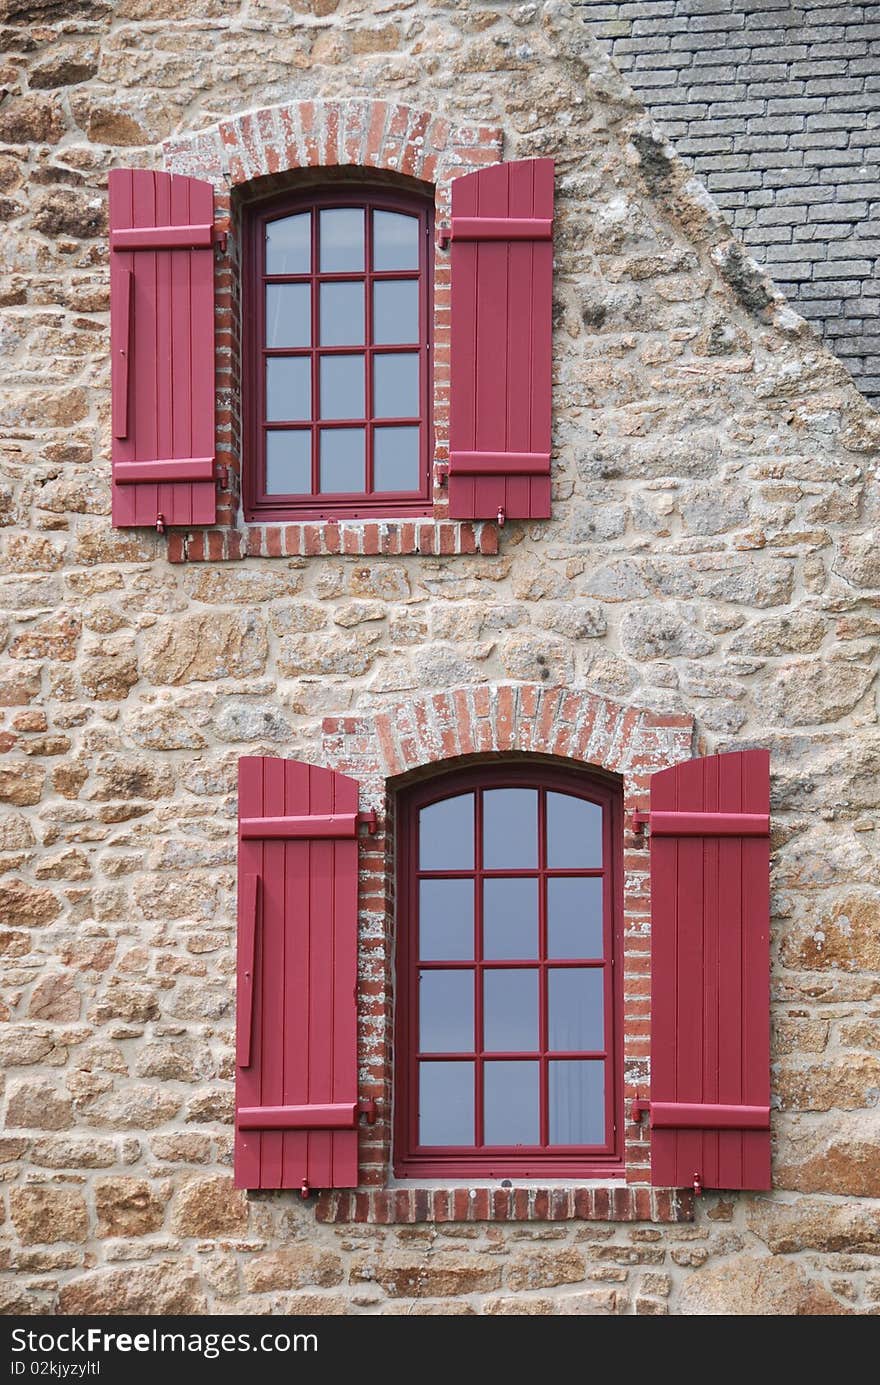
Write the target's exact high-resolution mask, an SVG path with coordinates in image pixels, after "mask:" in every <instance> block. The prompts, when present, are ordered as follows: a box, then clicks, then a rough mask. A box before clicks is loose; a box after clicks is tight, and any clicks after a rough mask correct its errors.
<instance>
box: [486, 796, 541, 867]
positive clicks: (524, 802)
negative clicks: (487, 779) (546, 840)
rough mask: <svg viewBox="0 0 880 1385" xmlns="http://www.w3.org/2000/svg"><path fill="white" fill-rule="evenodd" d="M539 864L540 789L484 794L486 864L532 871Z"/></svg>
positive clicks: (487, 865)
mask: <svg viewBox="0 0 880 1385" xmlns="http://www.w3.org/2000/svg"><path fill="white" fill-rule="evenodd" d="M537 864H538V791H537V789H489V790H487V791H486V793H484V794H483V866H484V867H485V869H486V870H509V869H510V868H511V867H512V868H513V869H514V870H531V869H532V868H533V867H534V866H537Z"/></svg>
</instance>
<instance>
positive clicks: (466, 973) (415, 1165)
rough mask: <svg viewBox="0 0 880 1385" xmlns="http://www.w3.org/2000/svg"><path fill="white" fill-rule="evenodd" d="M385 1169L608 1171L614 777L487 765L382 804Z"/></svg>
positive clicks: (614, 1090) (529, 764)
mask: <svg viewBox="0 0 880 1385" xmlns="http://www.w3.org/2000/svg"><path fill="white" fill-rule="evenodd" d="M398 807H399V814H398V822H399V836H398V847H399V851H398V860H399V870H398V924H397V1009H396V1050H397V1052H396V1060H397V1067H396V1070H397V1082H396V1092H395V1102H396V1151H395V1171H396V1172H397V1173H398V1174H400V1175H415V1174H429V1175H430V1174H451V1175H455V1174H458V1175H466V1176H472V1175H474V1174H480V1173H482V1174H484V1175H486V1176H493V1177H501V1178H503V1177H506V1176H528V1175H544V1176H552V1175H554V1174H556V1175H559V1176H567V1177H570V1176H572V1175H581V1176H597V1175H599V1174H602V1173H605V1174H607V1173H614V1172H619V1171H620V1167H621V1165H620V1145H619V1129H620V1117H619V1113H618V1108H619V1105H620V1074H619V1054H618V1048H619V1045H618V1038H617V1014H618V1012H619V1008H620V1000H619V996H618V979H617V976H618V972H619V965H618V963H617V954H618V953H619V947H620V941H619V937H618V931H619V925H618V921H619V918H620V900H619V891H620V887H621V871H620V850H619V840H620V830H619V828H620V822H619V813H620V804H619V793H618V790H617V787H616V784H615V782H614V780H613V779H611V778H609V777H605V776H602V777H600V776H596V775H592V774H590V773H588V772H586V771H582V770H579V769H575V768H567V767H566V768H563V767H560V766H558V765H555V764H554V765H551V764H548V763H546V762H539V761H537V760H535V761H528V760H520V761H516V762H507V763H505V762H503V761H494V762H492V763H489V764H485V765H481V766H478V767H474V766H473V765H471V766H469V767H468V768H466V769H460V770H455V771H452V772H450V773H447V774H444V775H442V776H438V777H434V778H432V779H431V780H429V781H426V782H422V783H420V784H418V785H416V786H415V787H413V788H410V789H407V790H405V791H403V792H402V793H401V795H400V800H399V805H398Z"/></svg>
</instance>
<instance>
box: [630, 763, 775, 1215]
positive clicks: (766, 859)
mask: <svg viewBox="0 0 880 1385" xmlns="http://www.w3.org/2000/svg"><path fill="white" fill-rule="evenodd" d="M649 820H650V827H651V1100H650V1103H649V1109H650V1118H651V1181H652V1183H654V1184H656V1185H660V1186H666V1187H684V1186H688V1187H690V1186H692V1185H694V1183H695V1182H696V1184H697V1185H698V1186H700V1187H703V1188H769V1187H770V995H769V988H770V941H769V934H770V756H769V753H768V752H767V751H766V750H744V751H737V752H735V753H733V754H728V755H714V756H710V757H707V758H705V759H697V760H687V761H685V762H684V764H680V765H675V766H674V767H673V768H672V769H666V770H662V771H661V772H660V773H659V774H655V775H653V776H652V778H651V811H650V815H649Z"/></svg>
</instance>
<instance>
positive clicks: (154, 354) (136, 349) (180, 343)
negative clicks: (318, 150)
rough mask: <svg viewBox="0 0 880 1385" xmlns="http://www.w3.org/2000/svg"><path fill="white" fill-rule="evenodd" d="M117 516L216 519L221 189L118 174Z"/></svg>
mask: <svg viewBox="0 0 880 1385" xmlns="http://www.w3.org/2000/svg"><path fill="white" fill-rule="evenodd" d="M109 190H110V345H111V398H112V412H113V430H112V431H113V448H112V459H113V486H112V495H113V523H114V524H115V525H117V526H118V527H128V526H140V525H149V526H150V527H164V526H165V525H172V524H182V525H190V524H193V525H195V524H213V523H214V520H215V517H216V482H215V480H214V460H215V455H216V453H215V444H214V408H215V390H214V253H213V248H212V244H213V233H214V232H213V223H214V190H213V188H212V186H211V184H210V183H206V182H202V181H201V180H200V179H197V178H184V177H178V176H176V175H172V174H170V173H158V172H152V171H151V170H149V169H130V168H116V169H113V170H112V171H111V173H110V178H109Z"/></svg>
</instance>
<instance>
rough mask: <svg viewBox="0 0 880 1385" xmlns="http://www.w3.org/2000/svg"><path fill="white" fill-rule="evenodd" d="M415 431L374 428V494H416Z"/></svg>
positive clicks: (417, 460) (417, 434)
mask: <svg viewBox="0 0 880 1385" xmlns="http://www.w3.org/2000/svg"><path fill="white" fill-rule="evenodd" d="M418 488H419V430H418V428H376V429H375V430H374V432H373V490H374V491H417V490H418Z"/></svg>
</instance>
